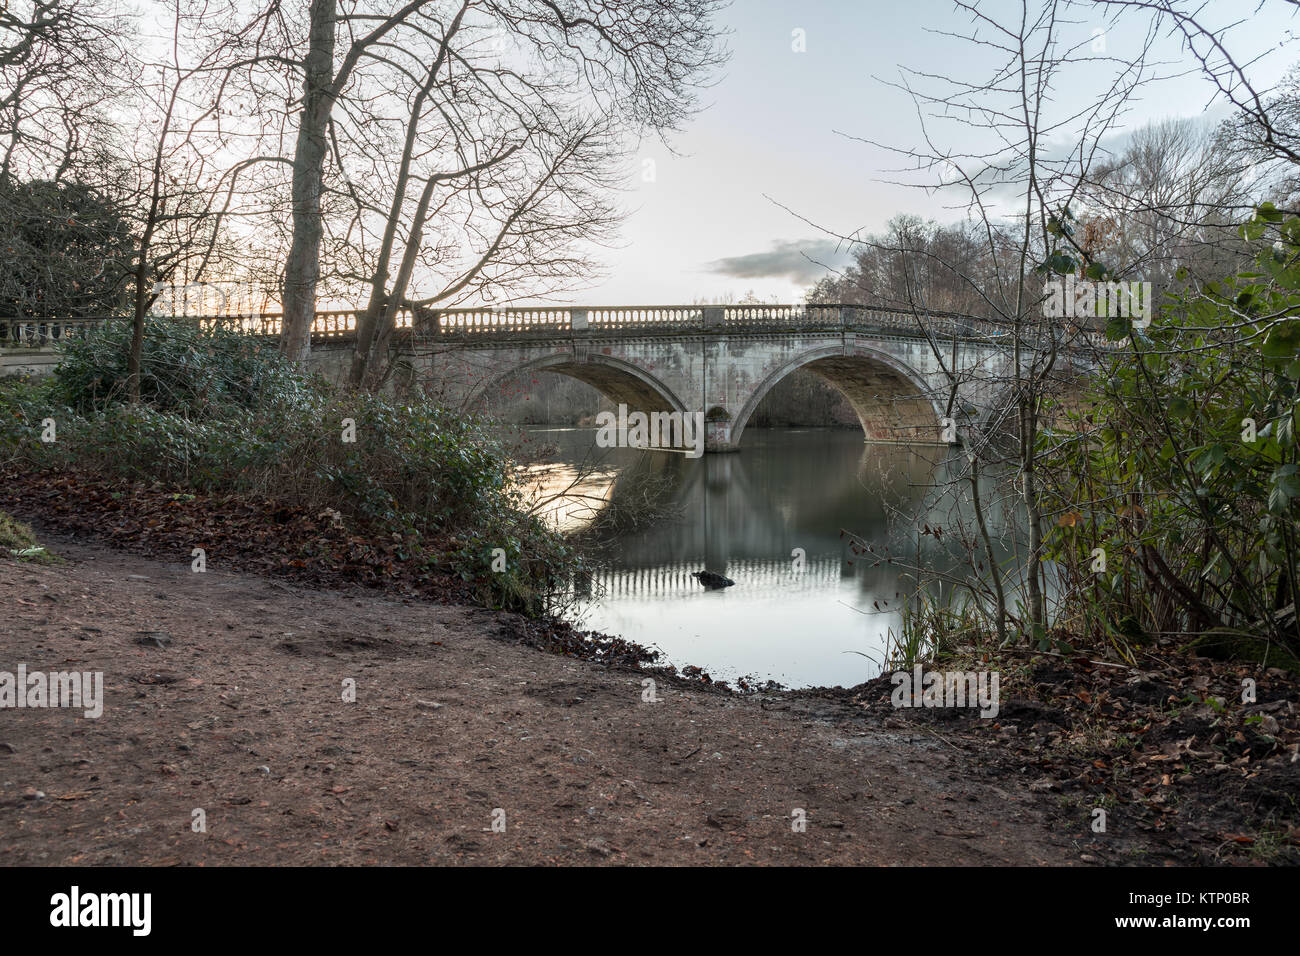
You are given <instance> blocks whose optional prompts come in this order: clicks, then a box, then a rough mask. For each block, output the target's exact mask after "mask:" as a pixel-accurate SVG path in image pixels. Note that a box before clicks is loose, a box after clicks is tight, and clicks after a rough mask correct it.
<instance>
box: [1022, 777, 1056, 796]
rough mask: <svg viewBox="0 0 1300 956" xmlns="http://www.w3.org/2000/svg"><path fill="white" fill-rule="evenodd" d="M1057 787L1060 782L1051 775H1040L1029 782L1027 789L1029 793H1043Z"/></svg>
mask: <svg viewBox="0 0 1300 956" xmlns="http://www.w3.org/2000/svg"><path fill="white" fill-rule="evenodd" d="M1059 787H1060V784H1058V783H1057V782H1056V781H1055V780H1053V779H1052V778H1051V777H1042V778H1040V779H1038V780H1035V781H1034V782H1033V783H1031V784H1030V785H1029V790H1030V792H1031V793H1045V792H1046V791H1048V790H1056V789H1058V788H1059Z"/></svg>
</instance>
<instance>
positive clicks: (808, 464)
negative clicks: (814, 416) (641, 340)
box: [533, 429, 999, 686]
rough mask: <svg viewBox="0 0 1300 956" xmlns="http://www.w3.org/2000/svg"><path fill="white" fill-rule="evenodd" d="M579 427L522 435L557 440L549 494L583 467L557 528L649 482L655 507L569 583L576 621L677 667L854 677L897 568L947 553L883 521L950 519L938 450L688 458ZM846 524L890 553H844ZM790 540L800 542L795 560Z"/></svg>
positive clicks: (870, 649) (831, 435) (759, 437)
mask: <svg viewBox="0 0 1300 956" xmlns="http://www.w3.org/2000/svg"><path fill="white" fill-rule="evenodd" d="M593 436H594V432H593V431H591V430H549V431H545V432H542V433H540V434H535V435H534V436H533V437H534V438H536V439H539V440H542V441H544V442H548V443H553V444H556V445H558V446H559V447H560V449H561V453H560V456H559V459H560V461H559V464H558V465H554V466H552V470H551V471H550V472H549V479H550V480H551V481H552V482H553V483H549V484H548V485H547V487H548V489H549V490H550V491H551V493H554V492H555V491H556V490H557V489H559V488H562V487H564V483H565V482H571V481H572V480H573V478H574V476H575V475H577V474H578V473H579V471H581V470H582V468H581V466H582V465H583V464H584V463H585V464H586V466H587V467H588V468H594V469H595V471H596V474H595V475H592V476H591V477H590V478H589V479H588V480H587V481H586V483H584V484H582V485H580V486H579V490H580V493H581V495H582V497H581V499H580V501H578V502H577V503H575V502H568V503H565V504H562V505H561V511H562V513H563V514H564V516H565V517H566V518H567V520H568V522H569V525H568V526H569V527H571V528H572V527H580V526H581V525H583V524H585V523H587V522H588V521H590V519H591V517H592V516H593V515H594V514H595V513H596V512H597V511H599V510H600V509H602V508H611V507H612V508H613V509H615V510H617V508H618V507H620V505H621V503H623V502H624V501H626V500H631V501H633V502H636V503H641V502H642V500H643V496H644V490H645V488H646V485H647V482H648V481H651V482H652V483H653V484H654V485H655V486H656V487H657V488H658V492H659V495H658V498H659V500H657V501H656V502H655V505H656V506H657V507H661V508H663V509H664V510H665V511H666V512H667V515H668V516H667V517H665V518H663V519H661V520H655V521H652V522H650V523H649V524H648V525H646V526H644V527H640V528H638V529H636V530H633V531H630V532H626V533H622V534H619V535H617V536H616V538H615V539H614V541H613V544H612V545H611V546H609V547H608V549H607V550H606V551H605V552H604V554H603V557H604V563H603V564H602V566H600V567H599V569H598V570H597V571H595V572H594V573H593V574H592V575H591V577H590V579H589V580H587V581H585V582H581V584H580V587H579V590H580V592H581V593H583V594H585V595H587V596H588V600H586V601H585V602H584V603H583V612H584V617H583V619H582V623H583V624H584V626H587V627H591V628H594V629H596V630H600V631H604V632H606V633H611V634H619V635H621V636H623V637H626V638H629V639H631V640H634V641H637V642H639V643H642V644H646V645H652V646H657V647H659V648H660V649H662V650H663V651H664V652H665V653H666V655H667V656H668V658H669V660H670V661H671V662H672V663H674V664H678V665H679V666H680V665H684V664H696V665H699V666H702V667H704V668H705V669H706V670H708V671H709V672H710V673H711V674H713V675H714V676H715V677H721V678H732V677H737V676H745V675H753V676H756V677H758V678H759V679H766V678H771V679H774V680H778V681H780V682H782V683H785V684H788V685H791V686H808V685H814V684H845V685H851V684H854V683H858V682H860V681H862V680H865V679H867V678H869V677H873V676H875V675H876V674H877V673H878V672H879V668H878V666H877V665H875V664H873V663H871V661H869V660H867V659H865V658H862V657H859V656H856V655H854V654H848V653H846V652H850V651H858V652H862V653H867V654H870V655H871V656H872V657H873V658H875V659H877V660H879V659H881V658H882V652H883V649H884V644H885V640H886V635H887V633H888V631H889V630H890V629H891V628H892V629H893V630H894V631H895V632H896V633H897V631H898V630H899V627H900V624H901V618H900V616H899V610H900V609H901V606H902V604H903V603H904V602H905V601H906V600H907V598H908V597H909V596H910V595H911V594H912V593H913V591H914V588H915V586H916V585H915V581H914V578H913V577H912V576H911V575H909V573H908V572H907V570H906V569H907V568H909V567H911V566H914V565H915V564H916V562H917V560H918V558H920V559H922V560H925V561H933V562H934V563H936V564H945V563H950V556H949V555H947V553H946V551H945V547H944V544H943V543H941V542H939V541H936V539H935V538H933V537H923V538H922V539H921V540H920V542H918V540H917V537H916V534H915V527H916V526H915V525H914V524H913V523H912V522H911V521H905V522H900V521H891V515H895V514H900V513H902V514H908V515H914V514H916V513H917V512H918V511H919V512H921V514H922V521H923V523H928V524H929V525H930V526H931V527H936V526H939V527H947V528H951V527H952V521H951V516H950V515H949V514H948V513H947V511H946V509H947V508H948V507H949V505H947V504H940V503H937V502H932V501H930V498H931V497H933V496H932V495H931V493H930V490H931V489H932V488H933V487H934V482H935V477H936V474H937V473H940V472H942V470H943V469H944V468H946V467H947V465H946V464H945V461H946V459H947V456H949V455H951V452H950V451H949V450H948V449H944V448H936V447H934V446H924V445H922V446H918V447H916V448H909V447H906V446H884V445H867V446H864V445H863V444H862V439H861V436H860V435H858V434H857V433H854V432H851V431H830V430H823V429H795V430H781V431H771V432H763V431H751V433H750V435H749V436H748V437H747V439H746V442H747V447H746V454H744V455H738V456H737V455H724V456H706V457H704V458H701V459H698V460H694V461H692V460H689V459H685V458H683V457H682V456H677V455H663V454H655V453H647V452H641V451H636V450H633V449H610V450H594V449H593V448H592V445H591V443H592V440H593ZM535 474H542V473H541V472H536V473H535ZM564 509H567V510H564ZM998 519H999V515H998V514H997V513H996V512H994V513H993V514H991V516H990V520H991V521H994V522H996V521H997V520H998ZM846 531H847V532H851V533H853V534H856V535H860V536H861V537H862V538H864V539H865V540H867V541H869V542H871V545H872V548H873V549H874V550H875V551H876V552H878V553H880V554H888V555H890V556H892V557H894V558H895V559H896V560H898V562H899V563H898V564H896V565H891V564H890V563H889V562H886V561H877V560H876V558H875V557H874V556H866V555H860V554H855V553H854V551H853V549H852V548H851V546H850V539H849V538H848V537H847V536H846V535H844V534H842V532H846ZM795 549H801V550H802V552H803V555H802V557H803V567H802V570H800V569H798V568H797V566H796V560H795V557H794V556H793V555H792V552H793V551H794V550H795ZM703 569H707V570H710V571H716V572H718V573H720V574H725V575H727V576H728V577H730V578H732V579H734V580H735V581H736V586H735V587H733V588H728V589H726V590H723V591H713V592H710V591H706V590H705V589H704V588H702V587H701V586H700V585H699V584H698V583H697V582H696V581H695V580H694V579H693V578H691V577H690V573H691V572H692V571H699V570H703Z"/></svg>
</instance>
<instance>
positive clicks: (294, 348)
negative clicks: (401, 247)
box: [280, 0, 338, 362]
mask: <svg viewBox="0 0 1300 956" xmlns="http://www.w3.org/2000/svg"><path fill="white" fill-rule="evenodd" d="M337 6H338V2H337V0H312V4H311V30H310V35H309V38H308V48H307V56H306V59H305V60H304V73H305V75H306V78H305V80H304V81H303V109H302V112H301V114H300V121H299V126H298V141H297V147H296V149H295V151H294V158H293V193H292V204H293V243H292V245H291V246H290V249H289V256H288V259H287V260H286V261H285V266H284V320H283V323H282V324H281V327H280V351H281V353H283V354H284V355H286V356H287V357H288V358H290V359H292V360H293V361H295V362H305V361H306V360H307V357H308V355H309V354H310V353H311V326H312V321H313V320H314V319H315V318H316V284H317V282H318V281H319V279H320V245H321V236H322V234H323V228H322V220H321V193H322V191H323V189H324V178H325V155H326V152H327V150H328V148H329V140H328V128H329V121H330V113H331V112H332V110H333V108H334V97H335V95H336V94H337V90H336V89H335V88H334V43H335V38H334V36H335V35H334V31H335V19H336V12H337Z"/></svg>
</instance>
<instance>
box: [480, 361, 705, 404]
mask: <svg viewBox="0 0 1300 956" xmlns="http://www.w3.org/2000/svg"><path fill="white" fill-rule="evenodd" d="M526 372H556V373H558V374H560V375H567V376H569V377H570V378H576V379H577V380H578V381H580V382H586V383H587V384H588V385H590V386H591V387H592V388H594V389H596V391H598V392H600V393H601V394H602V395H604V396H605V397H606V398H608V399H609V400H610V401H612V402H614V404H616V405H617V404H624V405H627V407H628V408H629V409H630V410H632V411H639V412H686V411H687V408H686V405H685V404H683V402H682V400H681V399H680V398H678V397H677V395H676V394H674V392H673V390H672V389H671V388H669V387H668V386H667V385H665V384H664V383H663V382H662V381H660V380H659V379H658V378H656V377H655V376H653V375H651V374H650V373H649V372H647V371H646V370H645V369H643V368H641V367H639V366H637V365H633V364H632V363H631V362H625V361H622V360H621V359H617V358H613V357H612V356H609V355H599V354H588V355H586V356H583V357H578V356H575V355H573V354H572V353H570V352H557V353H554V354H552V355H546V356H543V357H541V358H538V359H532V360H530V361H527V362H521V363H520V364H518V365H514V366H512V367H510V368H509V369H507V370H505V371H503V372H499V373H497V374H494V375H492V376H491V377H489V378H486V379H484V380H483V381H482V382H480V383H478V384H477V385H476V386H474V388H473V389H472V390H471V391H470V393H469V398H468V401H467V402H466V406H467V407H470V408H472V407H474V406H475V405H477V404H478V403H479V402H481V401H483V399H484V398H485V397H486V396H487V394H488V392H489V391H491V389H492V388H494V387H495V386H497V385H499V384H500V383H501V382H503V381H506V380H507V379H510V378H514V377H515V376H516V375H521V374H523V373H526Z"/></svg>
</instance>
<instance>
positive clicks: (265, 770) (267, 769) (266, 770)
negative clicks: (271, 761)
mask: <svg viewBox="0 0 1300 956" xmlns="http://www.w3.org/2000/svg"><path fill="white" fill-rule="evenodd" d="M257 772H258V773H264V774H268V775H269V774H270V773H271V768H270V767H268V766H266V764H262V766H260V767H258V768H257Z"/></svg>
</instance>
